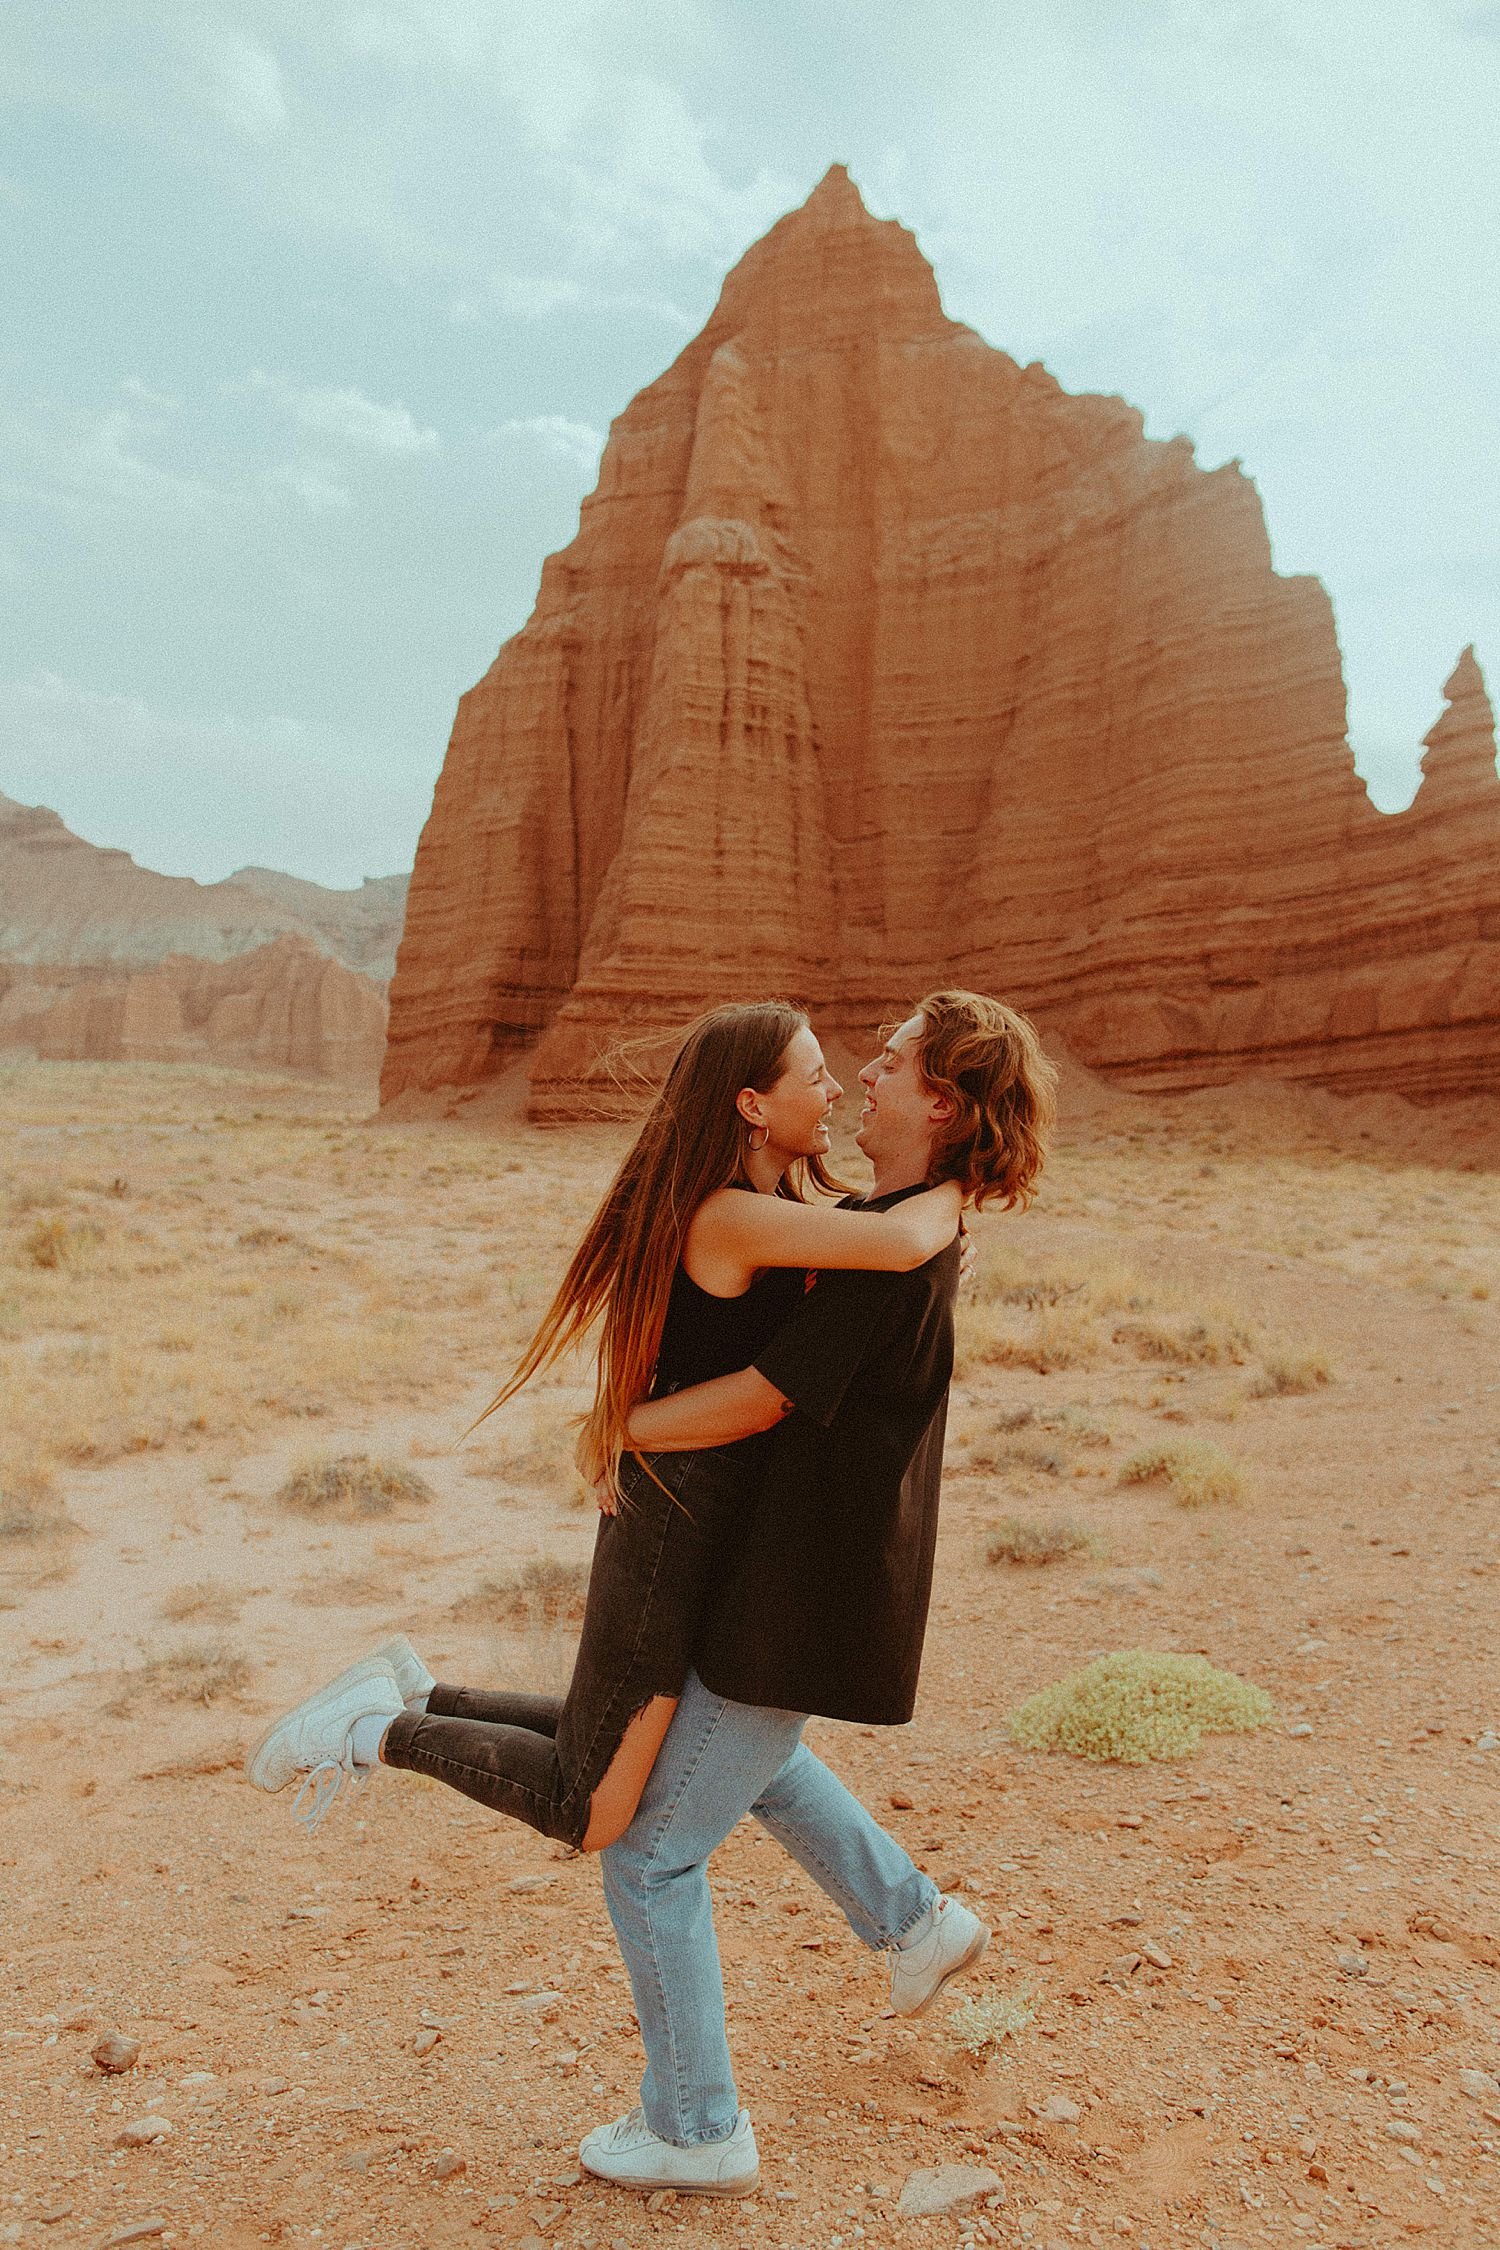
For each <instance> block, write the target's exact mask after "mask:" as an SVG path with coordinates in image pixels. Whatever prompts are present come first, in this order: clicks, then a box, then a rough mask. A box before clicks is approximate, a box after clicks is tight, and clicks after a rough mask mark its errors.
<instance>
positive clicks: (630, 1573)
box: [382, 1439, 759, 1847]
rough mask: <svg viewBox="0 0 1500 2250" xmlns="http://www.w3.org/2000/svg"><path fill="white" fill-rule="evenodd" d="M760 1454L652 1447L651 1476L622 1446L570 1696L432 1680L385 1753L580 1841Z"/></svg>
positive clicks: (664, 1670) (680, 1672)
mask: <svg viewBox="0 0 1500 2250" xmlns="http://www.w3.org/2000/svg"><path fill="white" fill-rule="evenodd" d="M758 1456H759V1448H758V1447H757V1445H756V1443H755V1441H754V1440H753V1439H752V1440H748V1441H745V1442H742V1443H740V1444H738V1445H727V1446H720V1447H716V1448H714V1449H713V1450H711V1451H707V1452H703V1453H657V1454H648V1455H647V1456H646V1458H647V1460H648V1461H649V1462H650V1464H651V1468H652V1470H653V1471H654V1472H655V1476H654V1477H653V1476H650V1475H647V1474H646V1473H645V1471H644V1470H643V1469H642V1468H641V1466H640V1464H639V1463H638V1462H637V1461H635V1460H634V1459H632V1458H631V1457H630V1456H629V1455H627V1456H626V1458H625V1461H624V1464H623V1466H622V1470H621V1477H620V1506H619V1512H618V1514H616V1515H612V1516H601V1517H600V1519H599V1530H598V1535H597V1537H596V1538H595V1541H594V1560H593V1566H592V1568H591V1570H590V1572H589V1590H588V1602H587V1606H586V1608H585V1610H584V1617H583V1632H582V1636H581V1638H580V1640H579V1644H578V1655H577V1657H576V1659H575V1661H574V1665H573V1677H572V1680H571V1681H570V1682H569V1685H568V1692H567V1694H566V1695H565V1696H560V1697H559V1696H555V1695H525V1694H519V1693H517V1694H511V1693H507V1692H505V1691H503V1690H491V1689H487V1688H465V1687H447V1686H444V1685H442V1684H439V1685H438V1686H436V1687H434V1688H433V1690H432V1692H431V1694H430V1695H429V1696H428V1698H427V1710H426V1712H425V1714H424V1713H417V1712H413V1711H408V1712H404V1713H403V1714H402V1716H401V1717H400V1718H399V1719H395V1720H393V1721H392V1723H391V1726H390V1729H389V1731H388V1732H387V1734H386V1738H385V1746H384V1750H383V1752H382V1756H383V1758H384V1760H385V1763H386V1764H387V1765H390V1766H406V1767H409V1768H410V1770H411V1771H412V1772H413V1773H425V1774H431V1775H432V1776H433V1778H434V1779H435V1780H437V1781H446V1782H447V1783H448V1785H449V1786H450V1788H453V1789H459V1790H462V1792H463V1794H464V1795H465V1796H466V1797H473V1798H475V1799H476V1800H477V1801H478V1802H479V1803H480V1804H481V1805H488V1806H489V1807H490V1808H491V1810H492V1811H494V1812H503V1813H509V1814H510V1815H511V1816H512V1818H513V1819H515V1820H523V1821H525V1823H526V1825H527V1827H528V1828H535V1829H539V1830H540V1832H541V1833H542V1835H544V1836H555V1837H556V1838H557V1839H558V1840H559V1841H560V1842H562V1843H565V1844H572V1845H574V1846H575V1847H576V1846H577V1845H580V1844H581V1843H582V1842H583V1837H584V1832H585V1830H586V1829H587V1827H588V1822H589V1806H590V1801H591V1799H592V1797H593V1794H594V1791H595V1790H596V1789H597V1788H598V1786H599V1783H600V1782H601V1781H602V1780H603V1778H604V1775H605V1773H606V1772H607V1771H608V1769H609V1766H610V1763H611V1761H612V1759H613V1758H614V1755H615V1752H616V1751H617V1750H618V1749H619V1747H620V1744H621V1742H622V1741H623V1740H624V1736H625V1730H626V1728H627V1727H628V1726H629V1724H630V1721H631V1720H632V1719H633V1718H634V1717H635V1715H636V1713H637V1712H638V1711H640V1710H643V1709H644V1707H645V1706H646V1704H648V1703H649V1702H650V1701H651V1699H652V1697H653V1696H656V1695H680V1694H681V1692H682V1684H683V1682H684V1680H685V1679H686V1678H687V1674H688V1670H689V1667H690V1666H691V1664H692V1660H693V1651H694V1646H695V1643H696V1639H697V1632H698V1624H699V1620H700V1618H701V1616H702V1612H703V1604H704V1599H705V1596H706V1594H707V1592H708V1588H709V1585H710V1583H711V1581H712V1574H713V1572H714V1569H715V1567H716V1565H717V1562H718V1559H719V1557H720V1555H721V1553H722V1552H723V1548H724V1541H725V1535H726V1533H727V1532H728V1531H729V1529H730V1528H731V1527H732V1524H733V1522H734V1520H735V1519H736V1517H737V1515H738V1513H739V1510H740V1509H741V1508H742V1507H743V1506H744V1505H745V1503H746V1501H747V1500H748V1497H749V1489H750V1482H751V1478H752V1475H753V1473H754V1470H755V1467H756V1466H757V1464H758ZM656 1478H659V1479H660V1483H658V1482H656V1481H655V1480H656ZM663 1486H664V1487H665V1490H663V1489H662V1488H663Z"/></svg>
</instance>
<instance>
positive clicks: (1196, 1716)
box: [1008, 1648, 1276, 1766]
mask: <svg viewBox="0 0 1500 2250" xmlns="http://www.w3.org/2000/svg"><path fill="white" fill-rule="evenodd" d="M1275 1716H1276V1706H1275V1704H1274V1703H1273V1702H1272V1701H1271V1698H1270V1696H1269V1695H1267V1694H1266V1692H1265V1690H1264V1688H1258V1687H1252V1686H1251V1685H1250V1683H1249V1681H1247V1680H1242V1679H1240V1678H1238V1676H1237V1675H1236V1674H1235V1673H1233V1672H1221V1671H1219V1670H1218V1669H1217V1668H1216V1667H1215V1666H1214V1665H1212V1664H1210V1663H1209V1661H1208V1659H1207V1658H1206V1657H1203V1656H1174V1655H1168V1654H1163V1653H1161V1652H1159V1651H1157V1650H1153V1649H1141V1648H1134V1649H1124V1650H1121V1651H1120V1652H1119V1653H1118V1654H1116V1655H1113V1656H1101V1657H1097V1658H1096V1659H1095V1661H1094V1662H1093V1663H1092V1664H1086V1665H1084V1667H1083V1668H1082V1670H1081V1671H1078V1672H1070V1673H1068V1674H1067V1676H1066V1678H1064V1679H1061V1680H1058V1681H1057V1682H1055V1683H1054V1685H1053V1686H1051V1687H1047V1688H1042V1689H1040V1690H1039V1691H1038V1693H1037V1694H1035V1695H1033V1696H1029V1697H1028V1698H1027V1700H1026V1701H1025V1702H1024V1703H1023V1704H1021V1706H1020V1707H1019V1709H1018V1710H1015V1711H1013V1712H1012V1713H1011V1715H1010V1719H1009V1722H1008V1723H1009V1726H1010V1732H1011V1735H1012V1738H1013V1739H1014V1740H1015V1741H1016V1742H1017V1743H1019V1744H1020V1746H1021V1748H1022V1749H1023V1750H1067V1751H1069V1752H1071V1754H1072V1755H1073V1756H1074V1757H1075V1758H1095V1759H1101V1760H1116V1761H1118V1762H1119V1763H1120V1764H1122V1765H1129V1766H1140V1765H1146V1764H1148V1763H1149V1762H1150V1761H1151V1760H1152V1759H1154V1758H1182V1757H1187V1756H1189V1755H1190V1754H1191V1753H1192V1752H1193V1751H1194V1750H1196V1749H1197V1747H1198V1744H1199V1742H1200V1741H1201V1740H1202V1738H1203V1736H1204V1735H1205V1734H1243V1733H1249V1732H1252V1731H1253V1730H1254V1729H1255V1728H1257V1727H1263V1726H1268V1725H1269V1724H1270V1722H1271V1721H1272V1719H1274V1718H1275Z"/></svg>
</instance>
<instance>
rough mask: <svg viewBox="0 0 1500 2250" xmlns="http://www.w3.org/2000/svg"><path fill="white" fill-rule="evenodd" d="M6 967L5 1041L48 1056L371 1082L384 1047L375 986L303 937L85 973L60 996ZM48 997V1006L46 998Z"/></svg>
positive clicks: (1, 993)
mask: <svg viewBox="0 0 1500 2250" xmlns="http://www.w3.org/2000/svg"><path fill="white" fill-rule="evenodd" d="M7 975H12V976H14V975H15V972H13V971H10V972H8V971H6V970H4V969H0V1044H7V1045H11V1044H25V1045H28V1046H32V1047H35V1049H36V1051H37V1053H38V1054H39V1055H40V1056H42V1057H43V1059H44V1060H47V1061H50V1062H212V1063H217V1064H220V1065H224V1066H227V1067H229V1068H231V1069H240V1070H290V1071H306V1072H308V1073H309V1074H311V1075H314V1076H317V1077H320V1078H366V1077H373V1076H374V1074H375V1073H376V1071H378V1070H379V1068H380V1058H381V1053H382V1050H383V1048H384V1045H385V1002H384V1000H383V998H382V995H381V991H380V987H379V986H378V985H377V984H375V983H374V982H373V981H372V980H371V979H370V978H369V977H362V976H360V975H359V974H358V972H357V971H355V970H353V969H346V968H345V967H344V965H343V963H342V962H340V961H332V960H330V959H329V957H328V955H327V954H326V953H320V952H319V951H318V949H317V947H316V946H313V945H310V944H309V943H308V941H307V940H306V939H305V938H297V937H282V938H277V939H276V941H275V943H274V944H272V945H262V946H258V947H257V948H256V950H255V951H254V952H253V953H239V954H236V955H235V957H234V959H233V960H231V961H201V960H195V959H193V958H191V957H190V956H188V955H186V954H179V953H174V954H171V955H169V956H168V958H167V959H166V960H165V961H158V962H157V963H155V964H154V965H153V966H152V967H151V968H148V969H137V970H135V971H133V972H131V971H126V972H124V973H114V974H112V973H111V972H110V971H109V970H107V969H100V970H96V971H95V972H93V973H92V974H88V973H83V974H80V975H78V976H77V978H76V980H75V981H73V982H72V983H70V984H69V985H68V986H67V987H66V988H65V989H63V990H62V991H60V992H59V991H58V990H57V988H56V987H55V986H54V987H52V988H50V989H49V987H48V986H47V985H46V984H44V983H40V982H36V983H27V982H23V981H21V980H20V979H17V982H16V983H15V984H13V985H12V987H11V989H10V990H8V991H7V990H4V989H3V984H4V979H5V978H6V976H7ZM41 1003H45V1004H41Z"/></svg>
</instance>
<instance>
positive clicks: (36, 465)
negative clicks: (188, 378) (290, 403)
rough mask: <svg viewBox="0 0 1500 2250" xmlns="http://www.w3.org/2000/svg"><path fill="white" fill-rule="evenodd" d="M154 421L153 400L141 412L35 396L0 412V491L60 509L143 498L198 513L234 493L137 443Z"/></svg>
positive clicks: (229, 501)
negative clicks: (28, 403)
mask: <svg viewBox="0 0 1500 2250" xmlns="http://www.w3.org/2000/svg"><path fill="white" fill-rule="evenodd" d="M122 387H123V388H124V389H126V390H127V391H129V389H130V386H129V385H128V384H126V385H124V386H122ZM131 395H132V396H133V397H134V395H135V394H133V393H132V394H131ZM159 426H160V423H159V419H158V415H157V409H156V407H155V406H154V405H153V408H152V413H151V417H150V418H149V419H148V418H146V417H144V416H143V415H141V414H140V413H138V412H136V411H134V410H133V408H132V407H131V406H110V407H105V408H103V409H102V410H101V409H95V410H88V409H84V408H74V407H57V406H51V405H48V404H46V403H43V404H42V405H40V406H37V407H34V408H31V409H27V410H13V411H11V412H10V413H4V412H0V453H3V455H4V457H5V458H6V461H7V464H8V473H7V475H6V476H5V479H4V482H3V483H0V491H3V492H4V493H6V494H7V495H8V496H9V497H11V498H13V499H15V498H20V499H25V500H28V501H32V502H39V503H40V504H41V505H43V506H45V507H53V508H57V507H61V508H68V509H78V508H84V507H90V506H104V507H122V506H123V507H130V508H140V507H142V506H146V507H156V508H161V507H169V508H176V509H183V510H189V511H193V512H200V513H201V512H204V511H207V510H220V509H222V508H224V507H226V506H232V505H234V504H235V503H236V501H237V498H238V495H237V494H236V493H235V492H234V491H233V490H232V489H228V488H225V487H223V486H219V485H215V484H212V483H210V482H208V481H207V480H206V479H205V478H202V477H197V476H192V475H190V474H187V473H185V472H183V471H181V470H178V469H174V468H171V467H169V466H166V465H164V464H163V463H161V462H159V461H154V460H152V459H151V458H150V456H149V455H148V454H147V453H146V451H145V450H144V447H145V445H146V443H147V442H148V441H149V439H150V438H151V436H152V435H153V433H154V432H155V431H156V430H157V429H158V428H159Z"/></svg>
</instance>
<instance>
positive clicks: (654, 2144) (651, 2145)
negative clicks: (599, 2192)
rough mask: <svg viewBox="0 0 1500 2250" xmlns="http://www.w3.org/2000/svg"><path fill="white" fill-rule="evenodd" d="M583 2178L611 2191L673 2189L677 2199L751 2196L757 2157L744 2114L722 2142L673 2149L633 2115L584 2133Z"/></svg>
mask: <svg viewBox="0 0 1500 2250" xmlns="http://www.w3.org/2000/svg"><path fill="white" fill-rule="evenodd" d="M578 2156H579V2161H580V2162H581V2163H582V2165H583V2168H584V2170H585V2171H586V2172H592V2173H594V2174H595V2176H596V2177H597V2178H599V2179H601V2180H612V2181H613V2182H614V2184H615V2186H616V2187H628V2188H675V2189H676V2190H677V2192H678V2194H679V2195H753V2194H754V2192H755V2190H756V2188H757V2187H758V2186H759V2185H760V2151H759V2150H758V2149H757V2148H756V2145H755V2132H754V2129H753V2127H752V2126H751V2123H750V2112H749V2110H748V2109H742V2110H741V2111H740V2114H739V2117H738V2118H737V2119H736V2121H735V2128H734V2131H733V2132H732V2133H731V2134H730V2135H729V2137H728V2139H727V2140H722V2141H700V2142H698V2143H697V2144H696V2146H694V2147H692V2148H679V2147H678V2146H677V2144H676V2143H675V2141H664V2140H662V2139H661V2138H660V2136H659V2135H658V2134H656V2133H653V2132H652V2130H651V2128H650V2126H649V2125H648V2124H647V2123H646V2115H645V2111H644V2110H641V2109H633V2110H631V2112H630V2114H629V2115H628V2116H627V2117H617V2118H616V2119H615V2121H614V2123H613V2124H612V2125H596V2126H595V2127H594V2130H593V2131H592V2133H585V2135H584V2137H583V2140H582V2142H581V2143H580V2145H579V2150H578Z"/></svg>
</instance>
